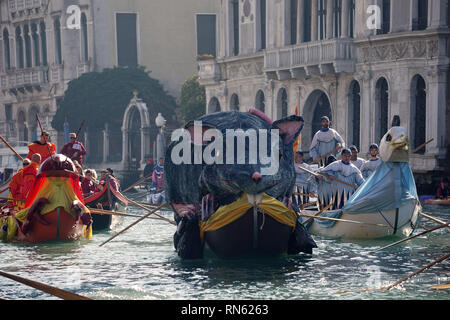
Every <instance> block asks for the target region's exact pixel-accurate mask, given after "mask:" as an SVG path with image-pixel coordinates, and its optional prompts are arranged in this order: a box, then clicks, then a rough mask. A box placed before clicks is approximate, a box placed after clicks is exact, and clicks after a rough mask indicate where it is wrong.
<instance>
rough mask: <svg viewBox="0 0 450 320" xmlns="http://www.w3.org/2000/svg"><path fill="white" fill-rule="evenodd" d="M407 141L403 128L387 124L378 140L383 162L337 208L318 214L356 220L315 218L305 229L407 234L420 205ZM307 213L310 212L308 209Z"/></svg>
mask: <svg viewBox="0 0 450 320" xmlns="http://www.w3.org/2000/svg"><path fill="white" fill-rule="evenodd" d="M408 144H409V143H408V135H407V132H406V129H404V128H402V127H393V128H391V129H390V130H389V131H388V133H386V135H385V136H384V137H383V139H382V140H381V143H380V156H381V158H382V160H383V163H382V164H381V165H380V166H379V167H378V168H377V170H376V171H375V172H374V173H373V174H372V175H371V176H370V177H369V178H368V179H367V180H366V181H365V182H364V183H363V184H362V185H361V186H360V187H359V188H358V189H357V190H356V192H355V193H354V194H353V195H352V196H351V197H350V198H349V199H348V201H346V203H345V204H344V205H343V207H342V208H341V209H338V210H331V211H326V212H324V213H322V214H320V216H322V217H325V218H338V219H342V220H352V221H356V222H359V224H352V223H347V222H341V221H340V222H335V221H327V220H320V219H315V220H310V222H308V223H307V227H308V230H309V232H310V233H311V234H315V235H320V236H324V237H330V238H343V239H349V238H350V239H377V238H383V237H388V236H399V237H408V236H410V235H411V234H412V233H413V231H414V230H415V228H416V227H417V225H418V223H419V218H420V212H421V209H422V207H421V205H420V201H419V197H418V195H417V189H416V185H415V182H414V176H413V173H412V171H411V168H410V165H409V155H408ZM336 198H337V199H338V200H340V198H344V197H342V196H339V195H338V196H337V197H335V198H334V200H336ZM331 201H333V200H331ZM307 213H314V212H311V211H309V210H308V211H307ZM304 220H306V218H305V219H304ZM304 223H305V221H304Z"/></svg>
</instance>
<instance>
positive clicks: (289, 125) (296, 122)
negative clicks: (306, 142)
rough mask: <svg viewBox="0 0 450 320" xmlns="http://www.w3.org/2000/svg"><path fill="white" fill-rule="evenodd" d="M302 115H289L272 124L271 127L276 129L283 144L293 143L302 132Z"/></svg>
mask: <svg viewBox="0 0 450 320" xmlns="http://www.w3.org/2000/svg"><path fill="white" fill-rule="evenodd" d="M304 123H305V122H304V121H303V117H300V116H290V117H287V118H284V119H281V120H278V121H275V122H274V123H273V125H272V129H278V130H279V131H280V136H281V138H282V139H283V142H284V144H290V143H292V144H293V143H294V141H295V140H296V139H297V138H298V135H299V134H300V133H301V132H302V129H303V125H304Z"/></svg>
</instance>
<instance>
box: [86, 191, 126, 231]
mask: <svg viewBox="0 0 450 320" xmlns="http://www.w3.org/2000/svg"><path fill="white" fill-rule="evenodd" d="M106 186H107V187H106V188H103V190H102V191H100V192H97V193H94V194H93V195H91V196H89V197H86V198H84V203H85V205H86V206H87V207H88V208H96V209H97V208H100V209H103V210H110V211H120V212H123V211H124V210H125V208H126V207H127V206H128V201H127V199H126V198H125V197H124V196H123V195H122V194H121V193H120V192H119V191H117V190H114V189H113V188H111V185H110V184H109V183H107V184H106ZM92 220H93V224H92V228H93V230H94V231H101V230H106V229H109V228H111V224H112V222H113V216H112V215H98V214H94V215H92Z"/></svg>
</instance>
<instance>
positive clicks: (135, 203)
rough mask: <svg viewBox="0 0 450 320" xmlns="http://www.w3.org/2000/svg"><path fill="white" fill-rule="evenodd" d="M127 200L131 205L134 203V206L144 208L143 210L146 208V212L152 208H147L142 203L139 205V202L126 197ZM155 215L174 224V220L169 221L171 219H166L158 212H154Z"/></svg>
mask: <svg viewBox="0 0 450 320" xmlns="http://www.w3.org/2000/svg"><path fill="white" fill-rule="evenodd" d="M127 201H128V202H129V203H130V204H132V205H134V206H136V207H138V208H141V209H144V210H146V211H148V212H150V211H151V209H153V208H147V207H145V206H143V205H140V204H139V203H137V202H136V201H133V200H130V199H127ZM155 216H157V217H159V218H161V219H163V220H166V221H168V222H170V223H172V224H174V225H176V223H175V222H173V221H171V220H169V219H167V218H165V217H163V216H161V215H159V214H157V213H155Z"/></svg>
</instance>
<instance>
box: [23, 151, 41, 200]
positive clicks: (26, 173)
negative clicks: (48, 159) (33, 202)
mask: <svg viewBox="0 0 450 320" xmlns="http://www.w3.org/2000/svg"><path fill="white" fill-rule="evenodd" d="M40 164H41V155H40V154H39V153H35V154H33V156H32V157H31V163H30V164H29V165H28V166H26V167H25V168H23V196H24V198H26V197H27V196H28V192H30V190H31V188H32V187H33V185H34V181H35V180H36V175H37V172H38V169H39V165H40Z"/></svg>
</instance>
